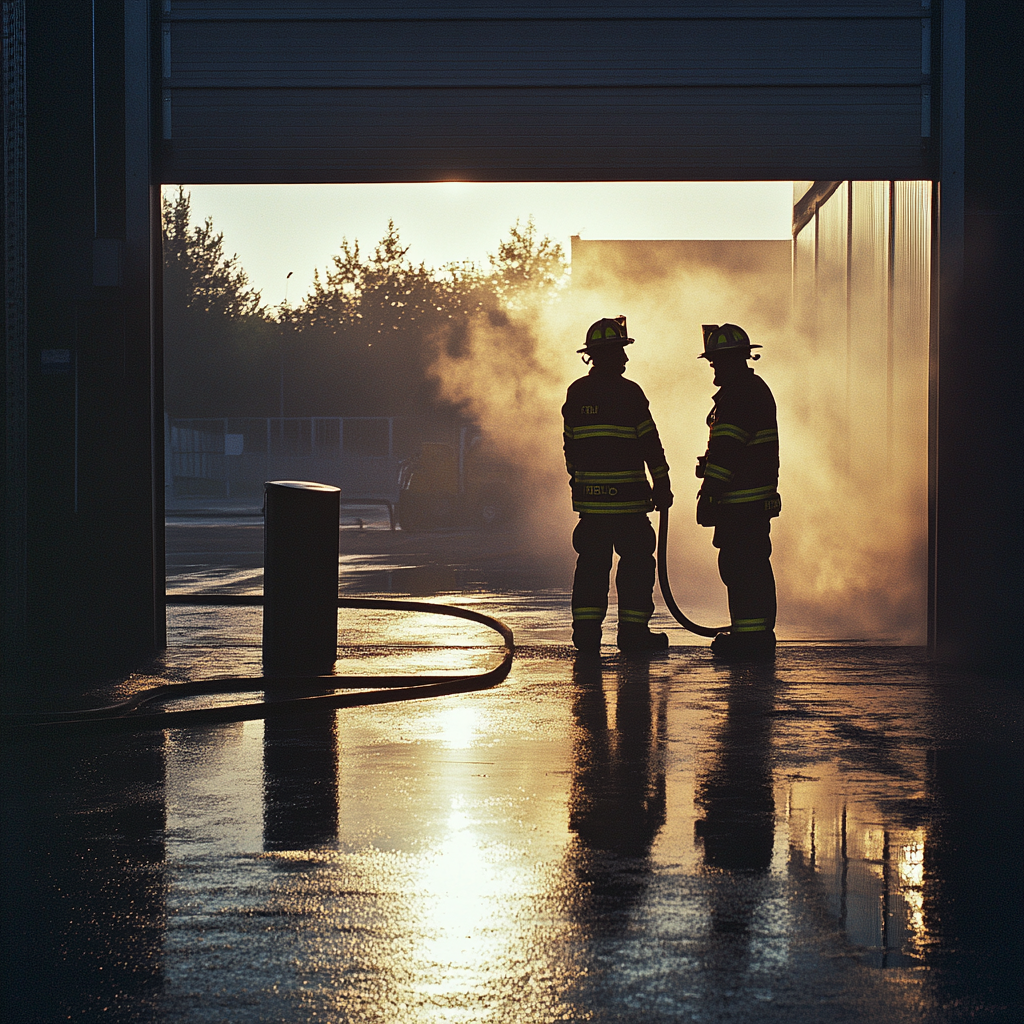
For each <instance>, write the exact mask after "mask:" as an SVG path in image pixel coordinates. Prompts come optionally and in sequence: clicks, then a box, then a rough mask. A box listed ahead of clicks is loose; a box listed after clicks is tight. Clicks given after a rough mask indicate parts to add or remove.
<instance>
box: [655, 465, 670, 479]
mask: <svg viewBox="0 0 1024 1024" xmlns="http://www.w3.org/2000/svg"><path fill="white" fill-rule="evenodd" d="M651 476H653V477H654V479H655V480H660V479H661V478H662V477H666V476H668V466H654V467H652V469H651Z"/></svg>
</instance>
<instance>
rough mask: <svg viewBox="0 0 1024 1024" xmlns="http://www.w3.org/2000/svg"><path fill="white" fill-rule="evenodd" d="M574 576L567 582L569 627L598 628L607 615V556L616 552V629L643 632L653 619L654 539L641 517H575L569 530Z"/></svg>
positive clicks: (610, 561)
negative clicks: (574, 555)
mask: <svg viewBox="0 0 1024 1024" xmlns="http://www.w3.org/2000/svg"><path fill="white" fill-rule="evenodd" d="M572 546H573V548H575V550H576V553H577V555H578V556H579V557H578V558H577V559H576V574H575V576H574V577H573V581H572V621H573V626H578V625H580V624H581V623H584V622H592V623H595V624H596V625H597V626H600V624H601V622H602V621H603V620H604V616H605V612H607V611H608V575H609V573H610V572H611V568H612V551H613V550H614V551H615V552H617V553H618V556H619V565H618V569H617V570H616V572H615V590H616V592H617V594H618V598H619V625H620V627H621V626H622V625H623V624H625V623H628V624H630V625H632V626H638V627H641V628H646V627H647V623H648V622H649V621H650V618H651V616H652V615H653V614H654V598H653V593H654V549H655V547H656V546H657V539H656V537H655V535H654V529H653V528H652V526H651V523H650V520H649V519H648V518H647V516H646V515H645V514H644V513H642V512H632V513H627V514H625V515H588V514H586V513H584V514H583V515H581V516H580V521H579V523H578V524H577V526H576V529H575V530H573V534H572Z"/></svg>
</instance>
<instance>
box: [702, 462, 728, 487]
mask: <svg viewBox="0 0 1024 1024" xmlns="http://www.w3.org/2000/svg"><path fill="white" fill-rule="evenodd" d="M704 475H705V476H706V477H711V479H712V480H721V481H722V482H723V483H728V482H729V481H730V480H731V479H732V475H733V474H732V470H731V469H726V468H725V467H724V466H716V465H715V464H714V463H713V462H709V463H708V464H707V465H706V466H705V467H704Z"/></svg>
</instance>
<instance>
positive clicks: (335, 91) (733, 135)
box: [159, 0, 932, 183]
mask: <svg viewBox="0 0 1024 1024" xmlns="http://www.w3.org/2000/svg"><path fill="white" fill-rule="evenodd" d="M929 13H930V11H929V8H928V7H923V6H922V4H921V0H890V2H888V3H883V4H878V3H860V4H857V3H837V4H821V3H819V4H810V3H806V4H793V3H760V4H754V3H749V4H746V3H743V2H742V0H739V2H737V0H732V2H728V3H726V2H722V3H720V4H715V5H709V4H701V3H686V2H680V3H676V4H672V5H662V6H653V5H652V6H645V7H619V6H614V5H610V4H609V5H600V4H593V3H588V4H580V5H578V6H574V7H571V8H568V7H554V6H552V7H536V6H525V5H516V4H504V5H499V4H493V5H487V6H483V5H476V6H470V5H464V4H463V5H460V4H454V3H453V4H436V5H433V6H430V5H426V4H416V3H414V2H413V0H404V2H402V0H399V2H393V3H388V4H386V5H381V4H378V5H372V6H371V5H365V4H364V5H359V4H357V3H348V4H346V3H340V2H337V0H334V2H331V0H320V2H314V0H307V2H302V0H296V2H295V3H291V4H287V3H283V2H281V0H277V2H272V0H248V2H245V0H163V14H162V24H161V35H162V42H163V48H162V49H163V64H162V69H161V70H162V76H163V78H162V99H163V131H162V134H163V136H164V140H163V152H162V157H161V160H160V169H159V176H160V178H161V179H162V180H163V181H165V182H178V181H180V182H195V183H200V182H212V183H215V182H239V183H264V182H329V181H424V180H438V179H445V178H460V179H470V180H492V181H523V180H586V179H592V180H602V179H669V180H672V179H676V180H687V179H689V180H701V179H720V180H729V179H751V178H776V179H786V178H798V179H820V180H841V179H847V178H861V179H866V178H882V179H899V178H927V177H930V176H932V172H931V159H930V152H929V149H930V147H929V141H930V140H929V137H928V136H929V135H930V131H929V125H930V121H931V114H930V105H929V96H930V81H929V70H930V59H929V55H930V42H929V40H930V17H929Z"/></svg>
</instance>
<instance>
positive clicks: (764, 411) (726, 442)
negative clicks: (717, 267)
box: [697, 324, 782, 660]
mask: <svg viewBox="0 0 1024 1024" xmlns="http://www.w3.org/2000/svg"><path fill="white" fill-rule="evenodd" d="M760 347H761V346H760V345H751V343H750V338H748V337H747V334H746V332H745V331H744V330H743V329H742V328H740V327H737V326H736V325H735V324H722V325H721V326H718V325H717V324H705V325H704V351H703V353H702V354H701V355H700V356H699V357H698V358H700V359H707V360H708V361H709V362H710V363H711V366H712V368H713V369H714V371H715V378H714V383H715V384H716V385H717V386H718V388H719V391H718V392H717V393H716V394H715V396H714V407H713V408H712V410H711V412H710V413H709V414H708V420H707V422H708V426H709V427H710V428H711V436H710V439H709V440H708V450H707V452H706V453H705V454H704V455H703V456H701V457H700V458H699V459H698V460H697V476H698V477H701V478H702V479H703V480H704V483H703V485H702V486H701V489H700V493H699V494H698V496H697V522H698V523H699V524H700V525H701V526H713V527H714V529H715V534H714V539H713V541H712V543H713V544H714V546H715V547H716V548H718V570H719V572H720V574H721V576H722V582H723V583H724V584H725V586H726V588H727V589H728V591H729V614H730V617H731V619H732V628H731V630H730V632H728V633H719V634H718V636H717V637H715V639H714V640H713V641H712V642H711V651H712V654H714V655H715V656H716V657H720V658H724V659H728V660H746V659H770V658H771V657H773V656H774V654H775V609H776V603H775V576H774V575H773V573H772V565H771V560H770V557H771V553H772V544H771V540H770V538H769V533H770V530H771V521H772V519H773V518H774V517H775V516H777V515H778V514H779V512H780V510H781V508H782V499H781V498H780V497H779V491H778V484H779V429H778V424H777V422H776V418H775V399H774V398H773V397H772V393H771V391H770V390H769V388H768V385H767V384H765V382H764V381H763V380H762V379H761V378H760V377H758V376H757V375H756V374H755V373H754V371H753V369H752V368H751V367H749V366H747V360H748V359H751V358H753V359H759V358H760V356H756V355H755V356H751V349H754V348H760Z"/></svg>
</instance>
